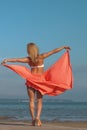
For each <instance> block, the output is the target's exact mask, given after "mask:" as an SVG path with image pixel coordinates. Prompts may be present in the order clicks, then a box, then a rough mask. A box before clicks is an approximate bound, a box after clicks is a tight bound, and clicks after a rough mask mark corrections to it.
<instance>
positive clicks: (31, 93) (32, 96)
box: [27, 88, 35, 125]
mask: <svg viewBox="0 0 87 130" xmlns="http://www.w3.org/2000/svg"><path fill="white" fill-rule="evenodd" d="M27 92H28V96H29V99H30V102H29V108H30V113H31V117H32V125H33V123H34V122H33V121H34V120H35V107H34V100H35V90H34V89H33V88H27Z"/></svg>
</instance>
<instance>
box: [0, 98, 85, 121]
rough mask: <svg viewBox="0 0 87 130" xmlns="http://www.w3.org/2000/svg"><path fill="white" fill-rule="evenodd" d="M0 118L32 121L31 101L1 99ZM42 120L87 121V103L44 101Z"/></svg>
mask: <svg viewBox="0 0 87 130" xmlns="http://www.w3.org/2000/svg"><path fill="white" fill-rule="evenodd" d="M35 103H36V102H35ZM0 118H5V119H10V120H23V121H24V120H31V116H30V112H29V100H28V99H0ZM41 119H42V120H44V121H87V102H75V101H68V100H60V99H44V100H43V109H42V115H41Z"/></svg>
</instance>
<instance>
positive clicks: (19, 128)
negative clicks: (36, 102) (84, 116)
mask: <svg viewBox="0 0 87 130" xmlns="http://www.w3.org/2000/svg"><path fill="white" fill-rule="evenodd" d="M42 123H43V124H42V126H41V127H38V126H37V125H36V126H32V125H31V122H30V121H13V120H7V119H4V118H2V119H1V118H0V130H87V122H71V121H70V122H69V121H67V122H46V121H43V122H42Z"/></svg>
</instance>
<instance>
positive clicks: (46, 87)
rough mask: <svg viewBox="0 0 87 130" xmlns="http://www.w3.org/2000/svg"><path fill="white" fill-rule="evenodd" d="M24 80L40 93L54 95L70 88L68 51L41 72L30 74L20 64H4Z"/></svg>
mask: <svg viewBox="0 0 87 130" xmlns="http://www.w3.org/2000/svg"><path fill="white" fill-rule="evenodd" d="M4 66H5V67H8V68H9V69H11V70H13V71H14V72H16V73H17V74H18V75H20V76H21V77H22V78H24V79H25V80H26V86H27V87H30V86H31V87H32V88H34V89H36V90H38V91H40V93H41V94H42V95H46V94H47V95H50V96H56V95H59V94H62V93H63V92H65V91H66V90H69V89H71V88H72V81H73V76H72V68H71V64H70V56H69V52H68V51H66V52H65V53H64V54H63V55H62V56H61V57H60V58H59V59H58V60H57V61H56V62H55V63H54V64H53V65H52V66H50V67H49V68H48V69H47V70H46V71H45V72H44V73H43V74H32V73H31V71H30V70H29V69H28V68H27V67H25V66H22V65H7V64H5V65H4Z"/></svg>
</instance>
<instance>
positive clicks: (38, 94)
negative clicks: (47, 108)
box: [36, 91, 43, 126]
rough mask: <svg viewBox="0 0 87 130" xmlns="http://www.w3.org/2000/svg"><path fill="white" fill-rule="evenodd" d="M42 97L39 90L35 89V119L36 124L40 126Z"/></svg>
mask: <svg viewBox="0 0 87 130" xmlns="http://www.w3.org/2000/svg"><path fill="white" fill-rule="evenodd" d="M42 99H43V96H42V95H41V93H40V92H39V91H37V106H36V120H37V123H38V126H41V121H40V116H41V112H42Z"/></svg>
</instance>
